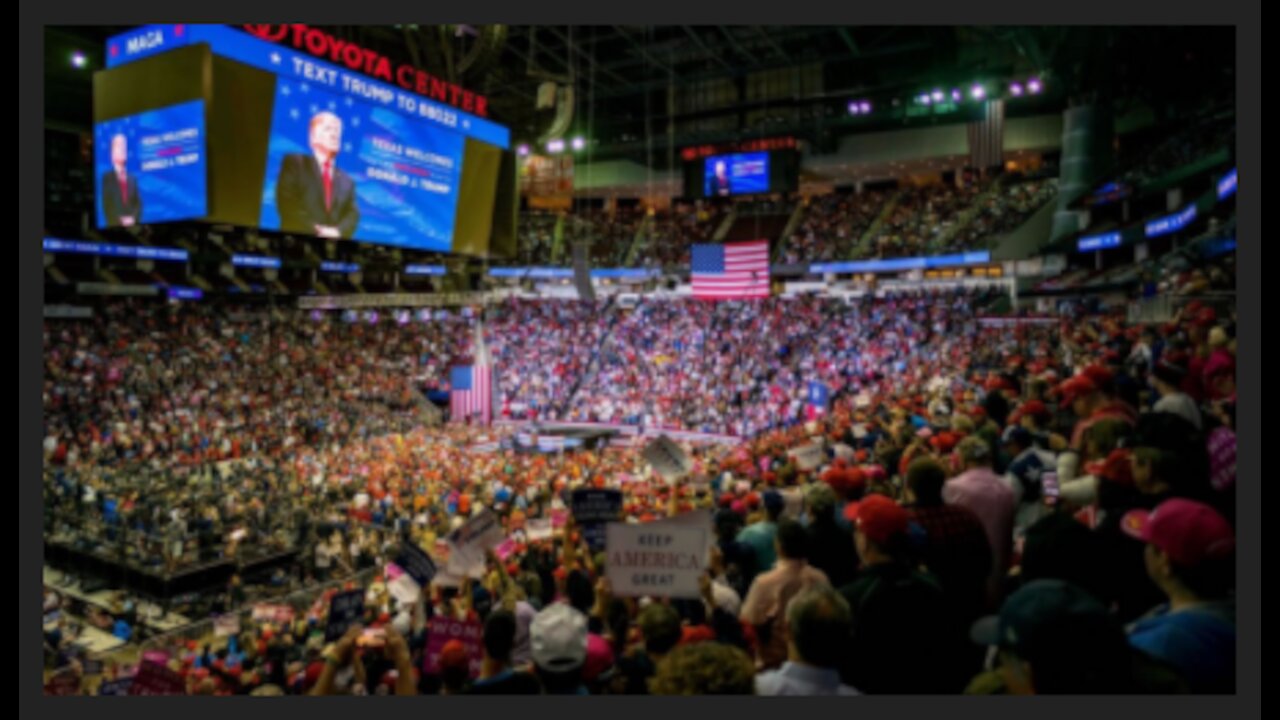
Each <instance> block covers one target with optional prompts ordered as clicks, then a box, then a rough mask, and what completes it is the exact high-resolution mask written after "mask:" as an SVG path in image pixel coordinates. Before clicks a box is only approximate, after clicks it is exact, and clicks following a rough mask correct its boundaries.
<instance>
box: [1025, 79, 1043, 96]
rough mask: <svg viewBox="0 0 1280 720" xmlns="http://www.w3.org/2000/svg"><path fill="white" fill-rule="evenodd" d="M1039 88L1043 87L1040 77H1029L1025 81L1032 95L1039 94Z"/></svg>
mask: <svg viewBox="0 0 1280 720" xmlns="http://www.w3.org/2000/svg"><path fill="white" fill-rule="evenodd" d="M1041 89H1043V88H1042V86H1041V84H1040V78H1031V79H1030V80H1028V81H1027V90H1028V91H1030V92H1031V94H1032V95H1039V94H1040V90H1041Z"/></svg>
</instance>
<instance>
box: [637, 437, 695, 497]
mask: <svg viewBox="0 0 1280 720" xmlns="http://www.w3.org/2000/svg"><path fill="white" fill-rule="evenodd" d="M641 456H642V457H644V459H645V461H646V462H648V463H649V466H650V467H652V468H653V470H654V472H656V473H658V474H659V475H661V476H662V478H663V479H664V480H666V481H667V483H668V484H670V485H674V484H675V482H676V480H679V479H680V478H681V477H683V476H685V475H688V474H689V471H690V470H692V469H693V463H692V462H691V461H690V460H689V455H688V453H686V452H685V451H684V450H683V449H681V448H680V446H679V445H676V444H675V443H674V442H672V440H671V438H669V437H667V436H666V435H662V436H659V437H658V439H657V440H654V441H653V442H651V443H649V444H648V445H646V446H645V448H644V452H642V453H641Z"/></svg>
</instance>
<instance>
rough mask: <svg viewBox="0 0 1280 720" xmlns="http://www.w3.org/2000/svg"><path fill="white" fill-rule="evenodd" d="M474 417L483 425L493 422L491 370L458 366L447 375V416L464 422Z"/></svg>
mask: <svg viewBox="0 0 1280 720" xmlns="http://www.w3.org/2000/svg"><path fill="white" fill-rule="evenodd" d="M476 415H479V416H480V422H482V423H484V424H485V425H488V424H489V423H490V422H492V420H493V368H491V367H490V366H488V365H480V364H473V365H460V366H458V367H455V368H453V371H452V372H451V373H450V375H449V416H450V417H451V418H452V419H453V421H454V422H466V421H467V420H468V419H469V418H471V417H474V416H476Z"/></svg>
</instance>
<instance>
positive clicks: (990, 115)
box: [969, 100, 1004, 170]
mask: <svg viewBox="0 0 1280 720" xmlns="http://www.w3.org/2000/svg"><path fill="white" fill-rule="evenodd" d="M969 164H970V165H971V166H972V167H975V168H978V169H980V170H985V169H987V168H993V167H1000V166H1002V165H1004V101H1003V100H988V101H987V102H986V104H985V105H984V107H983V109H982V119H981V120H974V121H973V122H970V123H969Z"/></svg>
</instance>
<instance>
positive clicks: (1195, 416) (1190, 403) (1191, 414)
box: [1153, 392, 1203, 430]
mask: <svg viewBox="0 0 1280 720" xmlns="http://www.w3.org/2000/svg"><path fill="white" fill-rule="evenodd" d="M1153 409H1154V410H1155V411H1156V412H1164V413H1172V414H1174V415H1177V416H1179V417H1182V418H1185V419H1186V420H1187V422H1189V423H1191V424H1192V425H1195V426H1196V429H1197V430H1199V429H1200V428H1201V427H1203V422H1202V421H1201V418H1200V408H1199V407H1197V406H1196V401H1195V400H1192V399H1191V396H1190V395H1187V394H1186V393H1181V392H1175V393H1172V394H1169V395H1165V396H1164V397H1162V398H1160V399H1159V400H1158V401H1157V402H1156V404H1155V407H1154V408H1153Z"/></svg>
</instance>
